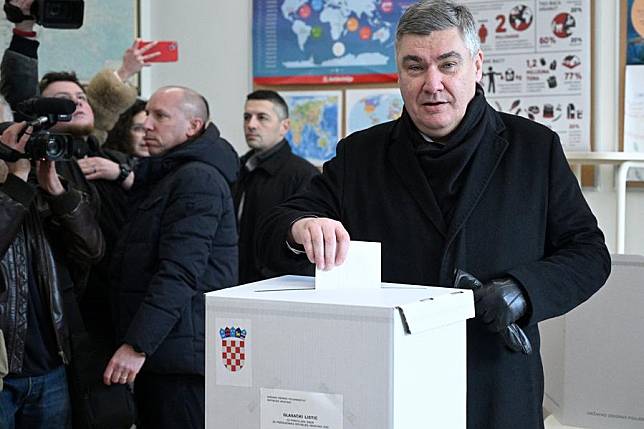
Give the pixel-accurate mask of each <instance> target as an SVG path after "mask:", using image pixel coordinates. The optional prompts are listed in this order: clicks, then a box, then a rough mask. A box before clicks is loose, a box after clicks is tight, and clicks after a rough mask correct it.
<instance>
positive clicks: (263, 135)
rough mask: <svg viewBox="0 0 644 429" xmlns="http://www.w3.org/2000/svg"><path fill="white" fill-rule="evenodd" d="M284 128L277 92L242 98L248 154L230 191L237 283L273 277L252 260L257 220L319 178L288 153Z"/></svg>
mask: <svg viewBox="0 0 644 429" xmlns="http://www.w3.org/2000/svg"><path fill="white" fill-rule="evenodd" d="M289 126H290V120H289V116H288V105H287V104H286V102H285V101H284V99H283V98H282V97H281V96H280V95H279V94H278V93H277V92H275V91H270V90H258V91H255V92H252V93H250V94H248V96H247V97H246V105H245V106H244V135H245V137H246V143H247V144H248V146H249V147H250V149H251V150H250V151H248V152H247V153H246V154H245V155H244V156H242V157H241V159H240V163H241V171H240V175H239V180H238V181H237V182H236V183H235V185H234V186H233V198H234V201H235V210H236V211H237V221H238V226H239V282H240V283H250V282H254V281H258V280H263V279H266V278H269V277H273V276H274V274H273V273H272V272H271V271H270V270H268V269H267V268H265V267H262V266H261V265H260V264H259V263H258V261H257V258H256V257H255V247H254V244H255V238H256V237H255V235H256V232H257V226H258V224H259V221H260V220H261V218H262V216H264V215H265V214H266V213H268V211H269V210H271V209H272V208H273V207H275V206H276V205H277V204H279V203H281V202H284V201H286V200H287V199H288V198H289V197H291V196H293V195H295V194H296V193H298V192H301V191H303V190H304V189H306V187H307V186H308V184H309V182H310V181H311V178H312V177H313V176H316V175H318V174H319V171H318V170H317V168H315V167H314V166H313V165H312V164H311V163H309V162H308V161H306V160H304V159H302V158H300V157H299V156H296V155H294V154H293V153H292V152H291V148H290V146H289V144H288V141H286V139H285V138H284V136H285V135H286V133H287V132H288V130H289ZM312 273H313V272H312V271H310V272H309V273H308V274H312ZM302 274H305V273H302Z"/></svg>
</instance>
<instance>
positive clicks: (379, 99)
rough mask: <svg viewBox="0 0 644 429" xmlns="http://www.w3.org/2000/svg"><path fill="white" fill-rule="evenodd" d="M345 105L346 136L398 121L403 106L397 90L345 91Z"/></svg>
mask: <svg viewBox="0 0 644 429" xmlns="http://www.w3.org/2000/svg"><path fill="white" fill-rule="evenodd" d="M346 103H347V104H346V124H347V131H346V135H349V134H351V133H354V132H356V131H360V130H364V129H366V128H369V127H371V126H373V125H378V124H381V123H383V122H388V121H393V120H394V119H398V118H399V117H400V114H401V113H402V108H403V104H404V103H403V99H402V96H401V95H400V90H399V89H398V88H373V89H351V90H347V91H346Z"/></svg>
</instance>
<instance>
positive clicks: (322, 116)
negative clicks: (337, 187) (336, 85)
mask: <svg viewBox="0 0 644 429" xmlns="http://www.w3.org/2000/svg"><path fill="white" fill-rule="evenodd" d="M280 95H281V96H282V97H284V100H285V101H286V104H287V105H288V110H289V117H290V120H291V128H290V130H289V132H288V133H287V134H286V140H288V142H289V144H290V145H291V150H292V151H293V153H294V154H295V155H297V156H299V157H302V158H304V159H306V160H307V161H309V162H310V163H311V164H313V165H317V166H321V165H322V164H323V163H324V162H326V161H328V160H329V159H331V158H333V157H334V156H335V147H336V145H337V144H338V140H340V137H341V128H342V91H306V92H305V91H283V92H280Z"/></svg>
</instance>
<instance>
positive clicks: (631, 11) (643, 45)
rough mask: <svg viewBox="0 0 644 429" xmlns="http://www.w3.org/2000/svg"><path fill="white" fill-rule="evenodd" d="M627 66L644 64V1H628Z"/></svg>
mask: <svg viewBox="0 0 644 429" xmlns="http://www.w3.org/2000/svg"><path fill="white" fill-rule="evenodd" d="M627 5H628V7H627V8H626V39H627V46H626V64H631V65H633V64H644V0H628V2H627Z"/></svg>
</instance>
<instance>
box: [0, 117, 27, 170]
mask: <svg viewBox="0 0 644 429" xmlns="http://www.w3.org/2000/svg"><path fill="white" fill-rule="evenodd" d="M26 125H27V124H26V123H25V122H18V123H15V124H12V125H10V126H9V127H8V128H7V129H6V130H4V132H3V133H2V135H0V142H1V143H3V144H4V145H6V146H8V147H10V148H12V149H14V150H16V151H18V152H21V153H24V152H25V145H26V144H27V141H29V137H30V136H31V132H32V131H33V129H32V128H31V127H29V128H27V130H26V131H25V132H24V133H23V135H22V136H20V133H21V132H22V130H23V129H24V128H25V126H26ZM18 136H20V137H18ZM6 164H7V172H8V173H9V174H13V175H14V176H17V177H19V178H21V179H22V180H24V181H25V182H26V181H27V179H28V178H29V172H30V171H31V163H30V162H29V160H28V159H19V160H18V161H16V162H7V163H6Z"/></svg>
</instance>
